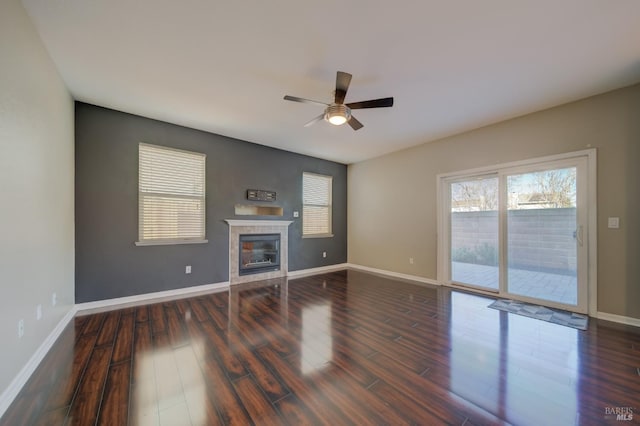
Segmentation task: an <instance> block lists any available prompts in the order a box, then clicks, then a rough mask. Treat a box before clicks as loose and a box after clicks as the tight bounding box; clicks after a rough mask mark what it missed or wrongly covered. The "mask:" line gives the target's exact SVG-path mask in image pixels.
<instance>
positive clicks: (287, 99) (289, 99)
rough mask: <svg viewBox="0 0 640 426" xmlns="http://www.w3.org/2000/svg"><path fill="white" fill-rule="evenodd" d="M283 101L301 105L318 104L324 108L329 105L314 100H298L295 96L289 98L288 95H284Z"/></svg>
mask: <svg viewBox="0 0 640 426" xmlns="http://www.w3.org/2000/svg"><path fill="white" fill-rule="evenodd" d="M284 100H285V101H293V102H300V103H303V104H318V105H324V106H327V105H329V104H326V103H324V102H320V101H314V100H311V99H305V98H298V97H297V96H289V95H286V96H285V97H284Z"/></svg>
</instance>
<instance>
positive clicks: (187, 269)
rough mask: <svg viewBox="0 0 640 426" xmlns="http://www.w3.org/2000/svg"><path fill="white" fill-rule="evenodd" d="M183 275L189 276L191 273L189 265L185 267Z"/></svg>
mask: <svg viewBox="0 0 640 426" xmlns="http://www.w3.org/2000/svg"><path fill="white" fill-rule="evenodd" d="M184 273H185V274H190V273H191V265H187V266H186V267H185V268H184Z"/></svg>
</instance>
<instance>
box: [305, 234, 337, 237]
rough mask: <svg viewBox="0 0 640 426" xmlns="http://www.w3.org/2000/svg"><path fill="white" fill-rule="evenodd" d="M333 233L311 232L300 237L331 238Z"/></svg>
mask: <svg viewBox="0 0 640 426" xmlns="http://www.w3.org/2000/svg"><path fill="white" fill-rule="evenodd" d="M332 237H333V234H311V235H303V236H302V238H332Z"/></svg>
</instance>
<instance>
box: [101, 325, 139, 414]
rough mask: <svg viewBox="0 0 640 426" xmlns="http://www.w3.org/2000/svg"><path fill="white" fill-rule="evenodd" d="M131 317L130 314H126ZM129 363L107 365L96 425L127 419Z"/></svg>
mask: <svg viewBox="0 0 640 426" xmlns="http://www.w3.org/2000/svg"><path fill="white" fill-rule="evenodd" d="M127 316H128V317H130V318H131V319H133V316H132V315H127ZM130 375H131V363H129V362H121V363H119V364H113V365H111V367H109V373H108V375H107V383H106V385H105V388H104V398H103V399H104V400H103V402H102V404H101V406H100V415H99V417H98V423H97V424H98V425H105V426H106V425H125V424H127V421H128V419H129V382H130V381H129V378H130Z"/></svg>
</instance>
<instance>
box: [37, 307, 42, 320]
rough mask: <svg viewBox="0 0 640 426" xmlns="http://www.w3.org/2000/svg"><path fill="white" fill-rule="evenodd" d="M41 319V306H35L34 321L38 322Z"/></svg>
mask: <svg viewBox="0 0 640 426" xmlns="http://www.w3.org/2000/svg"><path fill="white" fill-rule="evenodd" d="M41 318H42V305H38V306H36V319H37V320H40V319H41Z"/></svg>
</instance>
